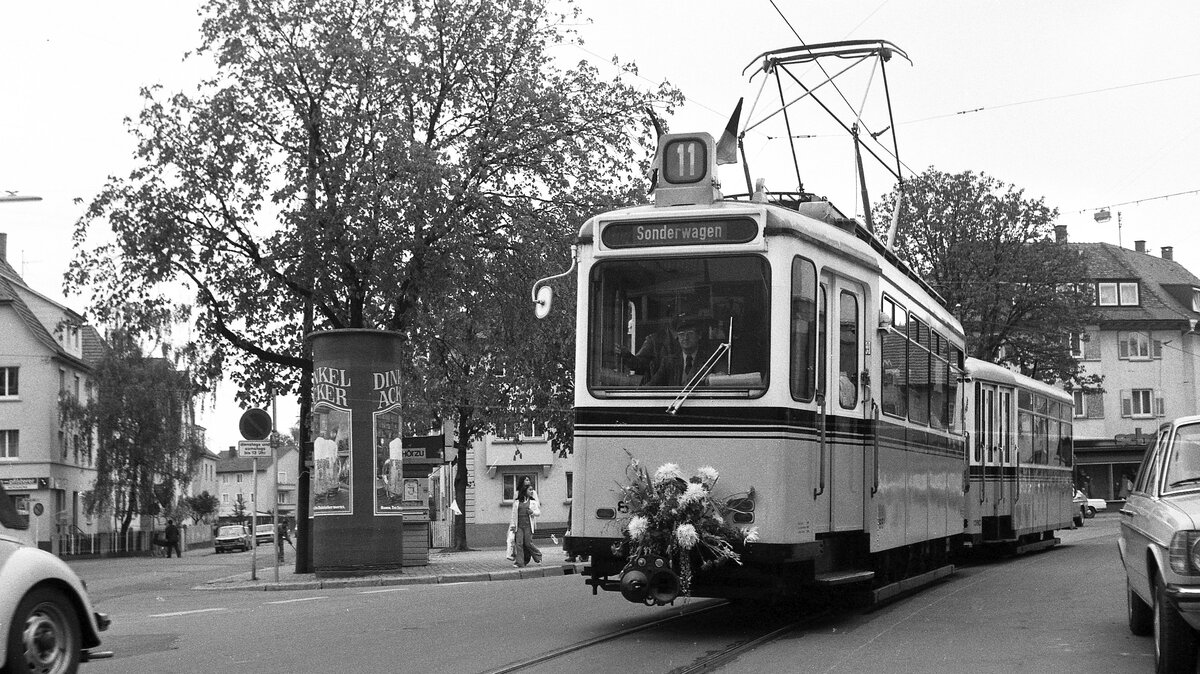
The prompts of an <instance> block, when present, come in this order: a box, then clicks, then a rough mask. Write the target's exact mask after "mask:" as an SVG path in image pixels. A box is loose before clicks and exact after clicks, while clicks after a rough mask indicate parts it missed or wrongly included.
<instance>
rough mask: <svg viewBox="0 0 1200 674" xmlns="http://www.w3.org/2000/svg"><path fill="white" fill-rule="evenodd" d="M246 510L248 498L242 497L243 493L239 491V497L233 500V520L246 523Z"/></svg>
mask: <svg viewBox="0 0 1200 674" xmlns="http://www.w3.org/2000/svg"><path fill="white" fill-rule="evenodd" d="M246 512H247V510H246V500H245V499H243V498H242V494H241V492H239V493H238V495H237V498H236V499H235V500H234V501H233V521H234V522H237V523H238V524H245V523H246Z"/></svg>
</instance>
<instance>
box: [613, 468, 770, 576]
mask: <svg viewBox="0 0 1200 674" xmlns="http://www.w3.org/2000/svg"><path fill="white" fill-rule="evenodd" d="M625 474H626V475H627V476H628V478H629V483H628V484H626V485H623V486H621V487H620V492H621V501H622V502H624V503H626V504H628V505H629V508H630V514H631V516H630V517H629V520H628V521H627V522H626V524H625V531H624V534H625V537H624V539H623V540H622V541H621V542H620V543H617V544H616V545H615V546H614V552H615V553H616V554H618V555H623V556H625V557H626V559H629V560H631V561H630V563H632V560H634V559H636V558H638V557H639V556H646V555H658V556H661V557H663V558H664V559H666V560H668V563H669V564H670V565H671V567H672V569H673V570H674V571H675V572H676V573H677V574H678V575H679V581H680V589H681V590H682V595H683V596H684V597H688V596H690V594H691V587H692V576H693V573H694V570H693V566H692V565H693V563H694V562H699V563H700V570H701V571H708V570H710V569H714V568H716V567H719V566H721V565H723V564H726V563H728V562H733V563H735V564H741V563H742V561H741V555H740V554H738V552H737V551H735V550H734V549H733V544H734V543H735V542H736V543H738V544H742V545H744V544H746V543H753V542H755V541H757V540H758V527H747V528H738V527H735V526H733V525H732V524H730V523H729V522H728V521H727V516H728V515H731V514H732V513H735V512H739V511H738V510H737V509H736V508H735V507H733V505H731V504H733V503H736V502H737V501H740V500H741V499H743V498H746V497H750V498H753V489H751V490H750V492H748V493H742V494H736V495H734V496H730V497H727V498H724V499H718V498H717V497H715V496H714V495H713V488H714V487H715V486H716V484H717V480H718V479H720V473H718V472H717V470H716V469H715V468H713V467H712V466H703V467H701V468H698V469H696V473H695V475H693V476H692V477H691V478H690V479H688V480H685V479H684V478H683V474H682V473H681V472H680V471H679V466H678V465H676V464H674V463H666V464H663V465H662V466H659V467H658V470H656V471H654V474H653V475H651V474H650V473H649V471H647V470H646V469H645V468H643V467H642V466H641V465H639V463H638V460H637V459H636V458H633V457H632V456H630V462H629V465H628V466H626V468H625Z"/></svg>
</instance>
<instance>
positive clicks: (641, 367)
mask: <svg viewBox="0 0 1200 674" xmlns="http://www.w3.org/2000/svg"><path fill="white" fill-rule="evenodd" d="M590 281H591V292H590V295H589V307H590V311H589V325H590V330H589V339H588V384H589V387H590V388H591V389H592V390H598V389H599V390H605V389H607V390H610V391H619V390H634V391H645V392H647V393H653V392H654V391H655V390H660V391H666V390H678V389H680V388H682V387H690V386H695V387H696V392H697V394H702V393H703V392H704V391H709V392H718V391H740V392H747V393H753V392H754V391H761V390H763V389H765V388H766V386H767V371H768V368H767V365H768V352H769V345H770V339H769V337H770V331H769V327H768V326H769V317H770V316H769V315H770V311H769V305H768V302H769V298H770V288H771V284H770V271H769V267H768V265H767V261H766V260H765V259H763V258H761V257H758V256H753V255H741V256H726V257H690V258H679V257H671V258H639V259H635V260H606V261H603V262H600V263H598V264H596V266H595V267H593V268H592V273H591V280H590Z"/></svg>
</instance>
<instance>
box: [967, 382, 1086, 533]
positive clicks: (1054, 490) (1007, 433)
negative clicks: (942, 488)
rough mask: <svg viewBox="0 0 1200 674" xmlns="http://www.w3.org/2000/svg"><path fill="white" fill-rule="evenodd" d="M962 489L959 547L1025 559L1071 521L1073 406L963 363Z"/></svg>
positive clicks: (1031, 385)
mask: <svg viewBox="0 0 1200 674" xmlns="http://www.w3.org/2000/svg"><path fill="white" fill-rule="evenodd" d="M967 375H968V380H967V381H966V382H965V383H966V386H967V388H966V393H967V395H968V399H969V400H970V402H969V403H968V407H969V409H968V410H967V419H968V424H967V438H968V446H969V456H968V461H969V463H970V484H969V488H968V490H967V531H966V536H967V538H966V541H965V543H966V544H967V545H969V546H971V545H991V546H996V547H1001V546H1003V547H1008V548H1011V549H1012V550H1013V551H1014V552H1029V551H1032V550H1037V549H1041V548H1045V547H1050V546H1052V545H1055V544H1056V543H1058V539H1056V538H1055V537H1054V531H1055V530H1056V529H1066V528H1070V527H1071V526H1072V520H1073V519H1074V518H1075V516H1076V506H1075V503H1074V501H1073V498H1072V497H1073V495H1074V487H1073V484H1072V470H1073V468H1072V467H1073V464H1074V449H1073V448H1074V444H1073V441H1072V436H1073V433H1072V425H1071V418H1072V412H1073V410H1074V402H1073V401H1072V399H1071V396H1069V395H1068V394H1067V393H1066V392H1065V391H1063V390H1062V389H1058V388H1055V387H1053V386H1050V385H1049V384H1046V383H1043V382H1040V381H1038V380H1036V379H1031V378H1029V377H1024V376H1022V375H1020V374H1017V373H1015V372H1012V371H1011V370H1008V369H1006V368H1003V367H1000V366H998V365H995V364H993V363H988V362H986V361H982V360H977V359H974V358H968V359H967Z"/></svg>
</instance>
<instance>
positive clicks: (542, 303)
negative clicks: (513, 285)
mask: <svg viewBox="0 0 1200 674" xmlns="http://www.w3.org/2000/svg"><path fill="white" fill-rule="evenodd" d="M553 303H554V291H553V290H551V289H550V286H542V287H541V288H538V289H537V294H536V296H535V297H534V300H533V313H534V315H536V316H537V317H538V318H545V317H546V316H549V315H550V306H551V305H552V304H553Z"/></svg>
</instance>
